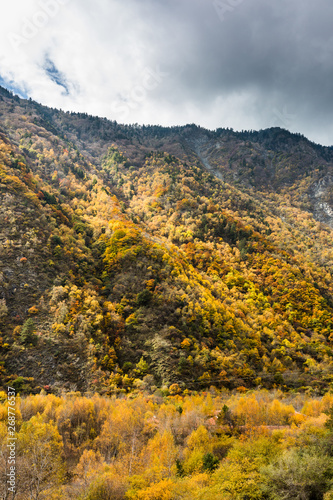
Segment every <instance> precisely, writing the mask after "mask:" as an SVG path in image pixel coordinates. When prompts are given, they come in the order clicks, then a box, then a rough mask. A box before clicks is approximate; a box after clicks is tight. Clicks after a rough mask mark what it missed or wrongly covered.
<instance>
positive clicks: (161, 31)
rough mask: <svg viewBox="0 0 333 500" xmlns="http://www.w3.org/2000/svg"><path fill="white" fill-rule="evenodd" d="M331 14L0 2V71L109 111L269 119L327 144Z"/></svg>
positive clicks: (162, 120) (332, 132)
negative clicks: (17, 43) (22, 40)
mask: <svg viewBox="0 0 333 500" xmlns="http://www.w3.org/2000/svg"><path fill="white" fill-rule="evenodd" d="M41 12H46V13H47V12H49V14H47V15H46V16H43V15H42V14H41ZM332 19H333V4H332V2H331V1H330V0H317V1H316V2H314V1H313V0H292V1H291V0H272V1H269V2H267V0H163V1H162V0H127V1H126V2H123V1H122V0H16V2H15V6H13V5H12V4H11V3H10V2H7V3H6V5H4V6H2V16H1V19H0V56H1V55H2V56H3V58H4V62H3V63H1V60H0V73H1V75H2V77H3V81H5V82H6V81H7V82H15V87H16V88H24V89H26V92H27V93H28V95H29V96H31V97H32V98H33V99H36V100H37V101H39V102H43V103H44V104H46V105H50V106H53V107H60V108H62V109H65V110H70V111H84V112H87V113H90V114H94V115H100V116H106V117H108V118H110V119H113V120H117V121H119V122H126V123H146V124H161V125H177V124H185V123H193V122H195V123H197V124H199V125H202V126H205V127H208V128H212V129H214V128H217V127H233V128H234V129H236V130H242V129H260V128H266V127H270V126H276V125H278V126H281V127H285V128H287V129H289V130H291V131H294V132H301V133H303V134H304V135H306V136H308V137H309V138H310V139H312V140H314V141H316V142H319V143H322V144H327V145H332V144H333V98H332V97H333V95H332V94H333V35H332V28H331V26H332ZM36 22H39V26H38V27H37V28H38V29H34V28H36V26H34V23H35V24H36ZM29 26H30V31H29V29H28V27H29ZM28 33H30V35H29V37H28V38H27V37H26V40H25V42H24V43H22V44H20V45H19V46H18V47H17V46H15V44H14V45H13V43H11V41H12V40H13V39H14V40H15V39H16V40H17V39H18V38H17V37H20V36H22V34H24V35H27V34H28ZM32 33H34V35H32ZM13 35H15V36H16V38H15V36H14V37H13ZM45 54H47V58H45ZM151 75H153V76H151ZM156 75H157V76H156Z"/></svg>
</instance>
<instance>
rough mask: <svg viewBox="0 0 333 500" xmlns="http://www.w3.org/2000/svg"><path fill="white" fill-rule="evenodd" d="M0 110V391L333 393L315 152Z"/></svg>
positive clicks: (37, 109)
mask: <svg viewBox="0 0 333 500" xmlns="http://www.w3.org/2000/svg"><path fill="white" fill-rule="evenodd" d="M1 99H2V100H1V101H0V128H1V136H0V165H1V172H0V175H1V177H0V180H1V190H0V194H1V197H2V198H1V200H2V201H1V220H0V227H1V247H0V251H1V254H0V259H1V269H0V271H1V274H0V278H1V282H0V286H1V289H0V293H1V296H0V299H1V309H0V314H1V317H0V321H1V325H0V327H1V331H2V365H3V369H2V371H3V373H2V380H3V383H7V382H8V381H10V382H11V383H14V384H17V385H18V386H19V387H20V388H21V389H23V390H30V389H33V390H38V387H40V386H48V387H50V388H51V390H53V391H56V390H60V389H61V388H63V387H67V388H77V389H79V390H88V389H90V390H98V391H103V392H112V391H119V390H120V391H127V390H134V389H135V388H139V387H145V388H147V389H151V390H154V387H156V386H159V385H167V386H169V385H170V384H175V383H177V384H178V385H179V387H180V388H181V389H185V388H187V389H190V390H191V389H202V388H205V387H209V386H210V385H216V386H226V387H230V388H233V387H238V386H246V387H251V386H255V385H263V386H265V387H272V386H281V387H285V388H286V387H288V388H300V387H305V386H312V387H313V388H317V389H318V390H323V389H324V388H327V387H328V386H329V385H330V384H331V382H332V380H333V366H332V355H333V351H332V337H331V334H332V329H333V322H332V312H333V290H332V272H333V251H332V243H333V234H332V229H331V228H330V227H329V226H328V225H325V224H323V223H322V222H321V221H326V222H330V221H331V219H330V213H329V210H331V208H330V207H331V197H330V196H331V194H330V193H331V181H330V179H331V170H332V151H331V149H330V148H321V147H318V146H315V145H313V144H311V143H310V142H309V141H307V140H306V139H305V138H303V137H301V136H295V135H292V134H289V133H287V132H285V131H281V130H280V129H271V130H268V131H262V132H259V133H254V132H253V133H234V132H232V131H227V130H226V131H221V130H218V131H216V132H209V131H205V130H203V129H200V128H198V127H195V126H193V125H190V126H187V127H175V128H171V129H163V128H162V127H137V126H134V127H130V126H122V125H118V124H117V123H116V122H109V121H107V120H103V119H99V118H93V117H89V116H86V115H74V114H73V115H71V114H69V113H63V112H61V111H57V110H52V109H48V108H45V107H43V106H40V105H38V104H37V103H34V102H29V101H24V100H20V99H18V98H16V97H13V96H12V95H10V94H9V93H8V92H6V91H4V90H1ZM325 203H326V205H324V204H325ZM324 213H326V216H325V217H324V215H323V214H324ZM27 291H28V293H27ZM20 377H21V378H20Z"/></svg>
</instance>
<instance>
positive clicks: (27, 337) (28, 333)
mask: <svg viewBox="0 0 333 500" xmlns="http://www.w3.org/2000/svg"><path fill="white" fill-rule="evenodd" d="M34 330H35V325H34V322H33V321H32V319H31V318H29V319H27V321H25V323H24V324H23V326H22V330H21V334H20V340H21V342H22V344H24V345H28V344H33V345H36V344H37V340H38V339H37V335H36V334H35V332H34Z"/></svg>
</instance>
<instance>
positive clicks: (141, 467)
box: [0, 387, 333, 500]
mask: <svg viewBox="0 0 333 500" xmlns="http://www.w3.org/2000/svg"><path fill="white" fill-rule="evenodd" d="M177 392H178V391H177V390H175V389H174V388H172V387H171V388H170V389H169V390H168V391H165V390H164V391H162V390H159V391H156V393H155V394H154V395H151V396H148V395H144V394H142V393H139V392H137V393H136V394H134V393H132V394H131V395H130V396H123V397H121V398H120V397H116V396H112V397H111V398H110V397H103V396H100V395H98V394H94V395H91V394H90V395H86V396H81V395H80V394H79V393H75V392H67V393H66V394H65V395H62V396H55V395H54V394H48V395H46V393H45V392H44V391H42V393H41V394H39V395H34V396H28V397H22V398H17V405H18V406H17V412H16V413H17V435H16V436H17V470H18V471H19V481H18V483H17V495H16V496H15V498H17V499H18V500H25V499H36V500H39V499H47V500H67V499H68V500H70V499H78V500H110V499H112V500H192V499H193V500H222V499H223V500H229V499H230V500H231V499H245V498H247V499H251V500H265V499H266V500H273V499H281V500H282V499H288V500H289V499H290V500H292V499H303V500H307V499H308V500H311V499H324V500H329V499H331V498H333V454H332V443H333V412H332V404H333V396H332V394H331V393H327V394H325V395H324V396H323V397H322V398H320V399H319V398H313V397H311V396H309V395H306V394H294V395H285V394H283V393H282V392H281V391H275V392H273V393H272V392H270V393H269V392H268V391H264V390H261V391H256V392H248V393H247V394H243V391H242V390H239V391H236V392H235V393H234V394H231V393H228V392H227V391H224V392H221V393H217V392H216V391H213V390H211V391H210V392H209V393H207V392H203V393H201V394H198V393H196V394H192V395H185V394H183V395H179V394H177ZM6 397H7V394H6V393H4V392H3V393H0V398H1V405H0V435H1V445H0V446H1V448H0V475H1V480H0V488H1V490H0V491H1V498H11V497H8V496H6V473H8V469H7V468H6V467H8V466H7V462H6V457H7V454H8V449H7V448H6V443H7V441H6V432H7V426H6V419H7V408H6V406H7V404H6V402H5V399H6Z"/></svg>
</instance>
